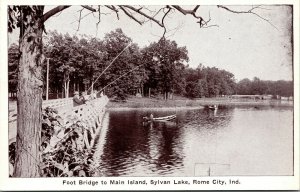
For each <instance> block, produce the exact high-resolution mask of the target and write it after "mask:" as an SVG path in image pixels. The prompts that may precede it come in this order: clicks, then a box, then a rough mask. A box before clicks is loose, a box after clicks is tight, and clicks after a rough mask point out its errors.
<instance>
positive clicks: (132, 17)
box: [119, 6, 143, 25]
mask: <svg viewBox="0 0 300 192" xmlns="http://www.w3.org/2000/svg"><path fill="white" fill-rule="evenodd" d="M119 7H120V9H122V11H123V12H124V13H125V14H126V15H127V16H128V17H129V18H131V19H133V20H134V21H135V22H137V23H138V24H140V25H142V24H143V23H142V22H141V21H139V20H138V19H137V18H135V17H134V16H133V15H131V14H130V13H128V11H126V9H125V8H123V7H122V6H119Z"/></svg>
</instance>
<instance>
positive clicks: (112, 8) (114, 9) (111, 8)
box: [105, 5, 120, 20]
mask: <svg viewBox="0 0 300 192" xmlns="http://www.w3.org/2000/svg"><path fill="white" fill-rule="evenodd" d="M105 7H107V8H108V9H110V10H112V11H114V12H115V13H116V14H117V18H118V20H119V19H120V18H119V13H118V12H119V10H118V9H116V7H115V6H113V5H112V6H109V5H105Z"/></svg>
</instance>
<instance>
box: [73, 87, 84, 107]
mask: <svg viewBox="0 0 300 192" xmlns="http://www.w3.org/2000/svg"><path fill="white" fill-rule="evenodd" d="M82 104H83V101H82V99H81V98H80V97H79V92H78V91H75V92H74V97H73V106H74V107H76V106H78V105H82Z"/></svg>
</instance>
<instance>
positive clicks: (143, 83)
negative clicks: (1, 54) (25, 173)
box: [8, 29, 293, 99]
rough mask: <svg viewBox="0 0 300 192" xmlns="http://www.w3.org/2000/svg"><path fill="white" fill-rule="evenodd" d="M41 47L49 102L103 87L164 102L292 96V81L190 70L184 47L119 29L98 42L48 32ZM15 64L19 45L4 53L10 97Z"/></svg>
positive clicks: (111, 93) (14, 82) (122, 96)
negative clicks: (139, 39) (141, 42)
mask: <svg viewBox="0 0 300 192" xmlns="http://www.w3.org/2000/svg"><path fill="white" fill-rule="evenodd" d="M43 49H44V54H45V56H46V58H49V89H50V90H49V93H50V97H49V98H62V97H69V96H72V93H73V92H74V91H80V92H81V91H87V90H88V91H89V90H91V89H96V90H101V89H103V88H105V89H104V90H105V93H106V94H107V95H109V96H112V97H113V96H115V97H117V98H119V99H125V98H126V97H127V96H128V95H136V94H139V95H141V96H147V97H150V96H156V95H162V96H163V97H164V98H165V99H168V98H171V97H172V95H173V94H178V95H182V96H186V97H189V98H203V97H217V96H224V95H233V94H240V95H257V94H258V95H263V94H267V95H280V96H292V95H293V82H292V81H283V80H280V81H263V80H260V79H258V78H257V77H255V78H254V79H253V80H252V81H251V80H249V79H243V80H241V81H239V82H236V80H235V78H234V75H233V74H232V73H231V72H228V71H225V70H222V69H218V68H216V67H212V68H211V67H205V66H204V65H202V64H199V66H198V67H197V68H196V69H192V68H190V67H189V66H188V64H187V63H188V61H189V57H188V51H187V49H186V47H179V46H178V45H177V43H176V42H175V41H170V40H166V39H164V38H162V39H160V40H159V41H158V42H153V43H151V44H150V45H149V46H146V47H144V48H140V47H139V46H138V45H137V44H136V43H133V42H132V39H131V38H129V37H128V36H126V35H125V34H124V33H123V31H122V30H121V29H116V30H115V31H111V32H110V33H107V34H106V35H105V37H104V38H103V39H102V40H100V39H97V38H93V37H89V36H81V37H77V36H70V35H69V34H61V33H58V32H57V31H51V32H48V34H47V36H45V37H44V47H43ZM18 60H19V48H18V45H16V44H12V45H11V46H10V47H9V50H8V83H9V92H10V93H11V96H15V95H16V92H17V82H18V81H17V78H18ZM46 62H47V59H45V62H44V65H43V70H42V71H43V73H44V77H45V78H44V79H43V81H44V90H45V89H46V87H45V86H46ZM112 62H113V63H112ZM104 70H105V72H104V73H103V71H104ZM120 77H121V78H120ZM118 78H120V79H118ZM108 85H109V86H108ZM44 92H45V91H44ZM70 93H71V94H70Z"/></svg>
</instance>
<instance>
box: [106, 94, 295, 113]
mask: <svg viewBox="0 0 300 192" xmlns="http://www.w3.org/2000/svg"><path fill="white" fill-rule="evenodd" d="M207 105H228V106H253V107H255V106H271V107H276V106H277V107H293V106H294V104H293V101H281V100H254V99H230V98H222V97H220V98H200V99H185V98H180V99H169V100H163V99H153V98H138V97H130V98H128V99H127V100H126V101H124V102H120V101H113V100H110V101H109V103H108V104H107V106H106V108H108V109H113V110H115V109H119V110H126V109H132V108H135V109H143V108H147V109H149V108H150V109H154V110H155V109H160V110H163V109H166V110H167V109H175V108H176V109H178V108H181V109H199V108H202V107H204V106H207Z"/></svg>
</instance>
